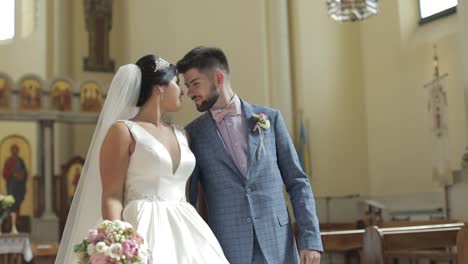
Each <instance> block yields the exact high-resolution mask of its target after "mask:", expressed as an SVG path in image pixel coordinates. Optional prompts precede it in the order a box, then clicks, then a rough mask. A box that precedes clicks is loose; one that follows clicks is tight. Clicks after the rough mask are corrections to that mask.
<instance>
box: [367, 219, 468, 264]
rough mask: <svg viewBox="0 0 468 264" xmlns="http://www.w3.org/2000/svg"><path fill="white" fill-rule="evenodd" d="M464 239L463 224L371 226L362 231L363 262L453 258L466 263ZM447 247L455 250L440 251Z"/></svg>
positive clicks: (467, 244) (467, 243)
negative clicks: (393, 259) (403, 258)
mask: <svg viewBox="0 0 468 264" xmlns="http://www.w3.org/2000/svg"><path fill="white" fill-rule="evenodd" d="M467 240H468V227H467V226H466V225H465V224H464V223H452V224H440V225H425V226H410V227H395V228H378V227H376V226H371V227H368V228H366V231H365V234H364V244H363V263H373V264H374V263H375V264H384V263H387V262H386V261H387V260H389V259H392V258H398V257H405V258H412V259H421V258H426V259H431V260H457V263H458V264H468V254H467V251H468V241H467ZM451 247H455V248H456V251H450V250H448V251H446V250H440V249H441V248H442V249H443V248H449V249H450V248H451ZM434 249H436V250H434ZM437 249H439V250H437Z"/></svg>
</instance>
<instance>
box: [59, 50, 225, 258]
mask: <svg viewBox="0 0 468 264" xmlns="http://www.w3.org/2000/svg"><path fill="white" fill-rule="evenodd" d="M183 94H184V93H183V91H182V90H181V89H180V87H179V86H178V79H177V73H176V70H175V67H174V65H172V64H169V63H168V62H167V61H165V60H164V59H162V58H158V57H155V56H154V55H147V56H144V57H142V58H141V59H139V60H138V62H137V63H136V65H135V64H128V65H125V66H122V67H121V68H120V69H119V70H118V72H117V73H116V75H115V76H114V79H113V80H112V83H111V86H110V88H109V91H108V94H107V99H106V101H105V104H104V107H103V110H102V112H101V115H100V117H99V121H98V123H97V126H96V130H95V131H94V135H93V140H92V142H91V146H90V148H89V151H88V155H87V158H86V163H85V165H84V167H83V172H82V176H81V177H80V181H79V184H78V187H77V191H76V194H75V197H74V199H73V202H72V205H71V209H70V213H69V215H68V219H67V224H66V226H65V230H64V233H63V236H62V241H61V244H60V249H59V252H58V255H57V259H56V261H55V263H56V264H65V263H66V264H69V263H76V260H75V256H74V253H73V245H74V244H76V243H80V242H81V240H82V239H83V237H84V236H85V235H86V234H87V231H88V229H90V228H92V227H94V226H95V225H96V224H97V223H98V222H99V221H100V220H101V219H108V220H115V219H119V220H123V221H126V222H129V223H130V224H132V225H133V226H134V227H135V228H136V230H137V232H138V233H139V234H140V235H141V236H143V238H144V239H145V244H146V245H147V247H148V249H149V251H150V255H151V257H152V260H153V263H155V264H156V263H174V264H176V263H177V264H186V263H187V264H188V263H191V264H195V263H200V264H201V263H203V264H205V263H228V261H227V260H226V258H225V256H224V254H223V251H222V249H221V246H220V245H219V243H218V241H217V240H216V237H215V236H214V234H213V233H212V231H211V230H210V228H209V227H208V225H207V224H206V223H205V222H204V220H203V219H202V218H201V217H200V216H199V215H198V213H197V212H196V210H195V208H193V207H192V206H191V205H190V204H189V203H187V202H186V200H185V186H186V181H187V179H188V178H189V177H190V175H191V173H192V171H193V169H194V167H195V157H194V156H193V154H192V152H191V151H190V149H189V147H188V142H187V137H186V135H185V132H184V130H183V129H180V128H177V127H176V126H174V125H171V124H166V123H164V122H162V120H161V118H162V116H163V114H164V113H165V112H174V111H178V110H179V109H180V107H181V97H182V95H183ZM101 183H102V184H101Z"/></svg>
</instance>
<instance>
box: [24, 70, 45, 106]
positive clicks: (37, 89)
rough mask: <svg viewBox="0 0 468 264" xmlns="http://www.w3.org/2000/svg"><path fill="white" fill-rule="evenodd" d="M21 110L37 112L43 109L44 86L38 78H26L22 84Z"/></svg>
mask: <svg viewBox="0 0 468 264" xmlns="http://www.w3.org/2000/svg"><path fill="white" fill-rule="evenodd" d="M19 87H20V109H21V110H31V111H37V110H39V109H40V108H41V97H42V85H41V82H40V80H39V79H38V78H34V77H31V78H25V79H23V80H22V81H21V82H20V86H19Z"/></svg>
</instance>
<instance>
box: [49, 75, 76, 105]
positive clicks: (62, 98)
mask: <svg viewBox="0 0 468 264" xmlns="http://www.w3.org/2000/svg"><path fill="white" fill-rule="evenodd" d="M71 87H72V86H71V84H70V83H69V82H68V81H65V80H58V81H55V82H54V83H53V84H52V89H51V91H50V102H51V107H52V109H53V110H58V111H71V110H72V88H71Z"/></svg>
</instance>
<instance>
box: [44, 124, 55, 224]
mask: <svg viewBox="0 0 468 264" xmlns="http://www.w3.org/2000/svg"><path fill="white" fill-rule="evenodd" d="M42 129H43V131H44V132H43V136H44V138H43V140H44V141H43V142H44V146H43V149H44V153H43V160H44V175H43V177H44V194H45V208H44V213H43V214H42V219H44V220H49V219H50V220H52V219H57V217H56V216H55V214H54V211H53V208H52V195H53V194H54V193H55V192H54V191H53V190H52V177H53V173H54V172H53V169H54V168H53V163H54V162H53V159H54V153H53V143H54V141H53V139H54V135H53V122H52V121H43V124H42Z"/></svg>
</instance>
